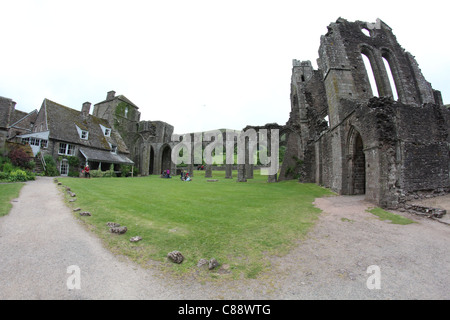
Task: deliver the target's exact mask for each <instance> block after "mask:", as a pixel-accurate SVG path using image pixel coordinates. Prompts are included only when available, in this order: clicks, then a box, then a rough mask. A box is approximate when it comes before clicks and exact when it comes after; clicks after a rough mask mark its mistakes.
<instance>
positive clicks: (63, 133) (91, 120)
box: [43, 99, 129, 153]
mask: <svg viewBox="0 0 450 320" xmlns="http://www.w3.org/2000/svg"><path fill="white" fill-rule="evenodd" d="M43 107H44V109H45V117H46V121H47V126H48V131H50V135H49V139H54V140H60V141H64V142H68V143H73V144H77V145H81V146H85V147H89V148H95V149H101V150H106V151H110V150H111V147H110V145H109V143H111V144H112V145H115V146H117V151H118V152H119V153H129V150H128V148H127V146H126V144H125V142H124V141H123V139H122V137H121V136H120V134H119V133H118V132H116V131H115V130H112V132H111V136H110V137H107V136H105V135H104V134H103V131H102V129H101V127H100V125H103V126H104V127H107V128H112V127H111V125H110V124H109V123H108V121H107V120H105V119H101V118H97V117H95V116H93V115H87V116H84V115H83V114H82V113H81V111H79V110H75V109H71V108H68V107H66V106H63V105H61V104H58V103H56V102H53V101H51V100H49V99H45V100H44V102H43ZM76 126H78V127H79V128H80V129H82V130H86V131H88V132H89V136H88V140H83V139H81V138H80V135H79V134H78V131H77V128H76Z"/></svg>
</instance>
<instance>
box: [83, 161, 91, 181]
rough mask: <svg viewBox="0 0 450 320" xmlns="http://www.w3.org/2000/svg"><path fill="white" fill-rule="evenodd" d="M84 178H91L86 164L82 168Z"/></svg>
mask: <svg viewBox="0 0 450 320" xmlns="http://www.w3.org/2000/svg"><path fill="white" fill-rule="evenodd" d="M84 177H85V178H87V177H89V178H91V174H90V173H89V165H88V164H87V165H86V167H84Z"/></svg>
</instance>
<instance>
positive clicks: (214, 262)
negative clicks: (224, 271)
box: [208, 258, 219, 270]
mask: <svg viewBox="0 0 450 320" xmlns="http://www.w3.org/2000/svg"><path fill="white" fill-rule="evenodd" d="M218 266H219V263H218V262H217V260H216V259H214V258H212V259H211V260H209V265H208V268H209V270H212V269H214V268H216V267H218Z"/></svg>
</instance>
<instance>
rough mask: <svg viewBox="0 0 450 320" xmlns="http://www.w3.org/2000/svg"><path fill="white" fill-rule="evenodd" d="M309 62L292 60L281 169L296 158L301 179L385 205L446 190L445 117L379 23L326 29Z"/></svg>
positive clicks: (436, 96) (341, 22)
mask: <svg viewBox="0 0 450 320" xmlns="http://www.w3.org/2000/svg"><path fill="white" fill-rule="evenodd" d="M363 59H367V60H368V61H369V62H370V66H369V67H366V66H365V64H364V60H363ZM317 65H318V70H314V69H313V67H312V66H311V63H310V61H298V60H294V61H293V69H292V80H291V108H292V111H291V114H290V118H289V121H288V122H287V124H286V127H287V128H289V132H290V137H289V138H288V150H287V152H286V153H287V158H286V161H285V162H286V163H287V162H288V161H292V160H291V159H290V158H291V157H293V156H294V157H298V158H300V159H302V160H303V165H302V168H301V177H300V179H301V181H304V182H314V183H317V184H320V185H323V186H324V187H327V188H330V189H332V190H333V191H335V192H337V193H339V194H343V195H353V194H365V195H366V199H367V200H370V201H373V202H375V203H376V204H378V205H380V206H382V207H388V208H397V207H399V206H402V204H403V203H404V202H405V201H406V200H408V199H410V198H411V197H412V196H414V195H415V194H416V193H434V194H436V193H444V192H447V191H448V189H449V187H450V183H449V182H450V181H449V165H450V158H449V142H450V137H449V123H450V122H449V120H450V110H449V109H448V106H444V105H443V101H442V97H441V94H440V92H439V91H437V90H434V89H433V88H432V87H431V84H430V83H429V82H427V81H426V79H425V78H424V76H423V75H422V73H421V70H420V69H419V67H418V64H417V62H416V60H415V59H414V57H413V56H412V55H411V54H410V53H409V52H406V51H405V50H404V49H403V48H402V47H401V46H400V44H399V43H398V42H397V40H396V37H395V36H394V34H393V32H392V29H391V28H390V27H389V26H388V25H387V24H385V23H384V22H383V21H381V20H377V22H376V23H374V24H371V23H367V22H361V21H356V22H349V21H347V20H345V19H341V18H340V19H338V20H337V21H336V22H335V23H331V24H330V25H329V26H328V32H327V33H326V34H325V35H323V36H322V37H321V44H320V48H319V58H318V60H317ZM370 69H372V70H370ZM370 73H373V76H374V78H375V82H376V86H375V88H372V87H371V84H370V81H369V76H370ZM389 73H391V74H392V78H393V83H390V81H389V76H388V75H389ZM376 92H378V93H376ZM286 165H287V164H283V166H284V167H285V166H286Z"/></svg>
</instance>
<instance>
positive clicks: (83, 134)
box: [76, 126, 89, 140]
mask: <svg viewBox="0 0 450 320" xmlns="http://www.w3.org/2000/svg"><path fill="white" fill-rule="evenodd" d="M76 127H77V131H78V135H79V136H80V139H81V140H88V139H89V131H87V130H84V129H81V128H80V127H78V126H76Z"/></svg>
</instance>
